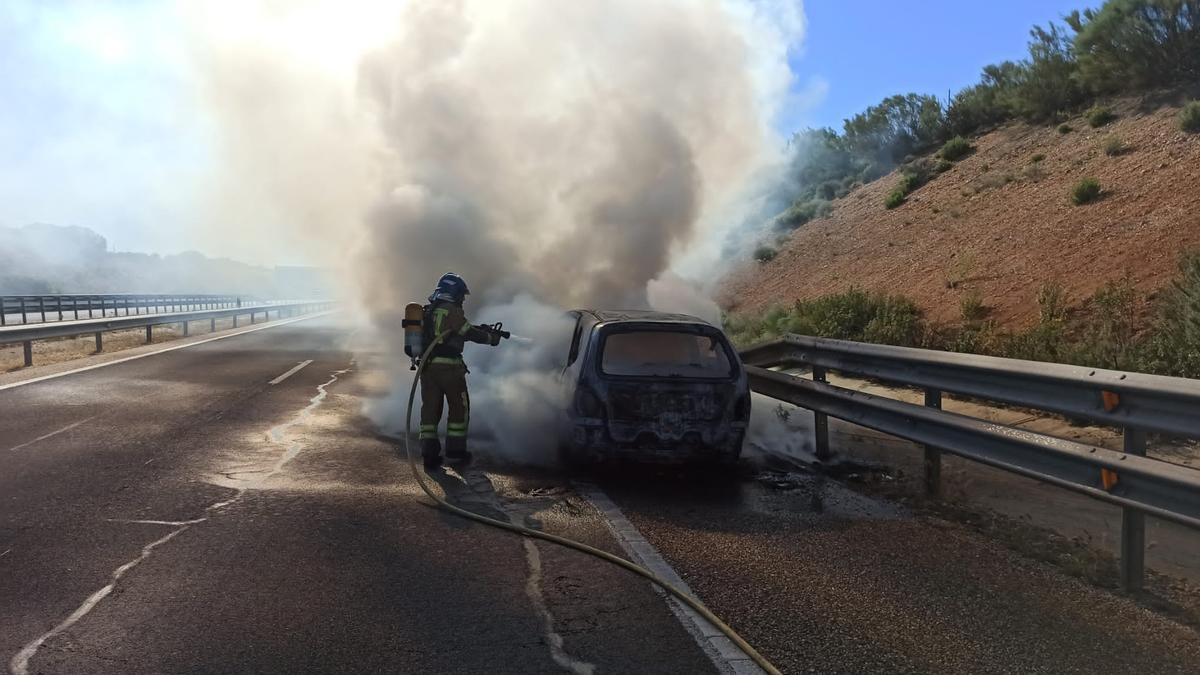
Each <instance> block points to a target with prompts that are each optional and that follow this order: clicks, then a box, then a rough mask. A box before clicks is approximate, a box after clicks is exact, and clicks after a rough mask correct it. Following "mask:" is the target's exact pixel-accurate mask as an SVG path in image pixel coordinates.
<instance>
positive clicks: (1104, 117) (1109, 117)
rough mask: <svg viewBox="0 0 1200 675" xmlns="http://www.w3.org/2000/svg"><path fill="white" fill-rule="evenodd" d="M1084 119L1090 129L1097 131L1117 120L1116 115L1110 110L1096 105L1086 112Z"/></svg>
mask: <svg viewBox="0 0 1200 675" xmlns="http://www.w3.org/2000/svg"><path fill="white" fill-rule="evenodd" d="M1086 117H1087V122H1088V125H1089V126H1090V127H1092V128H1093V129H1099V128H1100V127H1103V126H1106V125H1108V124H1109V123H1111V122H1112V121H1113V120H1115V119H1117V114H1116V113H1114V112H1113V111H1112V108H1109V107H1106V106H1102V105H1097V106H1092V108H1091V109H1090V110H1088V111H1087V115H1086Z"/></svg>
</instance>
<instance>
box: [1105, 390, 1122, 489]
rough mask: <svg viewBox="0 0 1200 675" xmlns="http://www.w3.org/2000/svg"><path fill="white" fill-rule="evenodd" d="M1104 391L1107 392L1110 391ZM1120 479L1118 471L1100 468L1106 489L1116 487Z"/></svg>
mask: <svg viewBox="0 0 1200 675" xmlns="http://www.w3.org/2000/svg"><path fill="white" fill-rule="evenodd" d="M1104 393H1106V394H1107V393H1108V392H1104ZM1118 481H1120V476H1118V475H1117V472H1116V471H1113V470H1112V469H1100V482H1101V483H1103V484H1104V489H1105V490H1106V491H1107V490H1112V489H1113V488H1114V487H1116V486H1117V482H1118Z"/></svg>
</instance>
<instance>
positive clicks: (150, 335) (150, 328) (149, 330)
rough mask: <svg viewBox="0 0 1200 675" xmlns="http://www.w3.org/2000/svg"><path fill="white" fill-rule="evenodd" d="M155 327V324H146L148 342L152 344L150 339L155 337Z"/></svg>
mask: <svg viewBox="0 0 1200 675" xmlns="http://www.w3.org/2000/svg"><path fill="white" fill-rule="evenodd" d="M153 329H154V326H146V344H150V341H151V340H153V339H154V331H153Z"/></svg>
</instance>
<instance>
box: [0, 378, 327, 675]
mask: <svg viewBox="0 0 1200 675" xmlns="http://www.w3.org/2000/svg"><path fill="white" fill-rule="evenodd" d="M347 372H350V369H349V368H346V369H343V370H339V371H336V372H334V373H333V374H332V375H331V376H330V378H329V379H328V380H327V381H325V382H324V383H322V384H320V385H318V386H317V394H316V395H315V396H313V397H312V398H311V399H309V402H308V405H307V406H305V407H304V408H303V409H302V410H300V412H298V413H296V414H295V415H294V416H292V418H291V419H289V420H288V421H287V422H284V423H283V424H279V425H277V426H274V427H272V428H271V429H270V430H269V431H268V432H267V438H268V439H269V440H270V441H271V442H272V443H275V444H277V445H282V444H284V438H285V436H286V435H287V432H288V430H290V429H291V428H292V427H294V426H296V425H297V424H299V423H301V422H303V421H304V420H306V419H307V418H308V417H309V416H310V415H312V413H313V411H314V410H316V409H317V408H318V407H319V406H320V405H321V403H322V402H323V401H324V400H325V398H326V396H328V392H327V387H329V386H330V385H332V384H333V383H334V382H337V381H338V376H339V375H343V374H345V373H347ZM301 449H302V448H301V446H300V444H299V443H292V444H290V445H285V448H284V451H283V453H282V454H281V455H280V457H279V459H278V460H277V461H276V462H275V465H274V466H273V467H272V468H271V469H270V470H269V471H267V472H266V473H264V474H263V475H262V476H260V477H259V478H258V479H257V480H255V481H254V483H253V484H251V485H248V486H246V487H241V488H238V489H237V491H236V492H235V493H234V495H233V496H232V497H230V498H228V499H224V500H222V501H219V502H215V503H213V504H210V505H208V506H207V507H205V509H204V513H205V514H206V515H205V516H203V517H200V518H196V519H193V520H184V521H168V520H141V521H128V522H130V523H136V524H153V525H167V526H173V527H175V529H173V530H171V531H170V532H168V533H167V534H165V535H163V536H162V537H159V538H158V539H155V540H154V541H152V542H150V543H149V544H146V545H145V546H143V547H142V550H141V553H140V555H138V557H136V558H134V559H133V560H130V561H129V562H127V563H125V564H123V565H121V566H120V567H118V568H117V569H115V570H113V572H112V574H111V575H110V577H109V581H108V583H107V584H106V585H105V586H104V587H102V588H101V589H100V590H98V591H96V592H95V593H92V594H91V595H90V596H88V598H87V599H86V600H84V601H83V604H81V605H80V606H79V607H77V608H75V611H73V612H71V614H70V615H69V616H67V618H65V619H63V620H62V622H60V623H59V624H58V625H57V626H55V627H53V628H51V629H50V630H49V631H47V632H45V633H43V634H42V635H40V636H38V637H37V638H35V639H34V640H32V641H30V642H29V643H28V644H26V645H25V646H24V647H22V648H21V650H20V651H18V652H17V653H16V655H15V656H13V657H12V660H11V661H9V670H10V671H11V672H12V675H29V662H30V660H31V659H33V657H34V656H35V655H36V654H37V653H38V650H39V649H41V648H42V645H44V644H45V643H46V641H47V640H49V639H51V638H53V637H55V636H57V635H59V634H61V633H63V632H64V631H66V630H67V629H69V628H71V626H74V625H75V624H76V623H78V622H79V621H80V620H81V619H83V617H85V616H87V615H88V613H90V612H91V611H92V610H93V609H95V608H96V605H98V604H100V602H101V601H102V600H104V599H105V598H107V597H108V596H109V595H111V594H112V592H113V591H114V590H115V589H116V587H117V582H119V581H120V580H121V578H122V577H124V576H125V575H126V574H128V573H129V572H130V571H131V570H133V568H135V567H137V566H138V565H140V564H141V563H142V562H143V561H144V560H146V559H147V558H149V557H150V555H151V554H152V553H153V552H154V549H156V548H158V547H159V546H162V545H163V544H166V543H167V542H169V541H171V540H172V539H174V538H175V537H177V536H179V535H181V534H183V533H184V532H186V531H187V530H188V529H190V528H192V527H193V526H195V525H198V524H200V523H203V522H205V521H207V520H208V519H209V517H211V514H213V513H215V512H217V511H220V510H221V509H224V508H225V507H227V506H230V505H231V504H234V503H236V502H238V501H239V500H240V499H241V498H242V497H243V496H245V494H246V493H247V492H249V491H250V490H251V489H253V488H256V487H258V486H260V485H261V484H263V483H265V482H266V481H267V480H269V479H270V478H272V477H273V476H275V475H276V474H278V473H280V472H281V471H283V469H284V467H286V466H287V464H288V462H290V461H291V460H292V459H294V458H295V457H296V455H298V454H300V450H301Z"/></svg>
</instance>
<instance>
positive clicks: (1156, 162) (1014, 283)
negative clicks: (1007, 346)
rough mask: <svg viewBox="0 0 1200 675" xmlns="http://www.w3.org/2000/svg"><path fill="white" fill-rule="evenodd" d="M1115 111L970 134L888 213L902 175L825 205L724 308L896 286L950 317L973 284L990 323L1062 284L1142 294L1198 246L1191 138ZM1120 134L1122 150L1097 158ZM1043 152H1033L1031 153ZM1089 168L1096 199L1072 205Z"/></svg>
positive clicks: (1137, 109)
mask: <svg viewBox="0 0 1200 675" xmlns="http://www.w3.org/2000/svg"><path fill="white" fill-rule="evenodd" d="M1112 108H1113V110H1114V111H1115V112H1116V113H1117V114H1118V115H1119V117H1118V119H1117V120H1116V121H1114V122H1112V123H1110V124H1108V125H1107V126H1105V127H1102V128H1099V129H1092V128H1090V127H1089V126H1088V123H1087V121H1086V120H1085V119H1083V118H1082V117H1076V118H1073V119H1070V120H1068V121H1067V124H1068V125H1069V126H1070V127H1071V128H1072V131H1070V132H1068V133H1061V132H1060V131H1059V130H1058V128H1057V127H1056V126H1053V125H1050V126H1034V125H1029V124H1025V123H1011V124H1008V125H1006V126H1004V127H1002V128H1000V129H998V130H996V131H993V132H990V133H988V134H986V135H984V136H982V137H981V138H978V139H973V143H974V144H975V146H976V149H977V150H976V152H975V153H974V154H972V155H971V156H969V157H967V158H965V159H963V160H961V161H959V162H957V163H956V164H955V166H954V168H952V169H950V170H949V171H947V172H946V173H943V174H941V175H940V176H937V177H936V178H934V179H933V180H932V181H930V182H929V183H928V184H927V185H925V186H923V187H921V188H920V189H918V190H916V191H915V192H913V193H912V194H911V195H909V197H908V200H907V202H906V203H905V204H903V205H901V206H900V207H898V208H895V209H893V210H890V211H889V210H886V209H884V206H883V203H884V197H885V196H886V195H887V193H888V192H889V191H891V190H892V188H893V187H894V186H895V185H896V183H897V181H898V180H899V175H898V173H893V174H890V175H888V176H885V177H884V178H882V179H880V180H877V181H874V182H872V183H870V184H868V185H865V186H863V187H861V188H858V189H857V190H855V191H853V192H852V193H850V194H849V195H848V196H846V197H845V198H843V199H840V200H838V201H836V202H834V210H833V213H832V215H831V216H830V217H828V218H823V219H820V220H816V221H812V222H810V223H808V224H807V225H804V226H802V227H801V228H799V229H798V230H796V231H795V232H794V233H793V234H792V235H791V237H790V238H789V239H788V240H787V242H786V243H785V244H783V245H782V247H781V249H780V251H779V254H778V255H777V256H776V257H775V259H774V260H772V261H770V262H768V263H762V264H759V263H753V262H750V263H747V264H745V265H743V266H742V267H741V268H740V269H738V270H737V271H735V272H734V273H733V274H732V275H730V277H729V278H728V279H727V280H726V283H725V286H724V289H723V292H722V294H721V296H720V297H719V301H720V302H721V304H722V306H723V307H724V308H725V309H727V310H730V311H733V312H745V311H755V310H760V309H763V308H765V307H767V306H769V305H772V304H791V303H792V302H794V301H796V300H800V299H809V298H814V297H817V296H821V295H825V294H829V293H835V292H840V291H844V290H846V289H847V288H849V287H851V286H858V287H860V288H864V289H868V290H876V291H885V292H889V293H898V294H902V295H905V296H907V297H909V298H911V299H912V300H914V301H915V302H916V303H917V304H918V305H919V306H920V307H921V309H922V310H923V311H924V312H925V314H926V316H927V317H928V318H929V319H931V320H933V321H937V322H953V321H957V320H959V318H960V305H959V301H960V300H961V298H962V297H963V295H964V294H966V293H978V294H980V295H981V296H982V299H983V302H984V305H985V306H986V307H987V308H988V311H989V315H988V316H989V318H991V319H994V320H995V321H996V322H997V324H999V325H1001V326H1004V327H1008V328H1016V327H1022V326H1025V325H1028V324H1030V323H1032V322H1033V321H1034V320H1035V318H1036V316H1037V306H1036V300H1035V298H1036V296H1037V292H1038V290H1039V288H1040V287H1041V286H1042V285H1043V284H1045V283H1048V282H1057V283H1059V284H1061V285H1062V286H1063V288H1064V290H1065V291H1066V295H1067V299H1068V302H1069V303H1071V304H1077V303H1079V302H1081V301H1083V300H1084V299H1086V298H1087V297H1089V296H1091V294H1092V293H1094V292H1095V291H1096V290H1097V289H1099V288H1100V287H1102V286H1103V285H1104V284H1106V283H1108V282H1110V281H1115V280H1120V279H1122V278H1128V279H1129V280H1130V281H1131V282H1132V283H1133V284H1134V286H1135V287H1136V288H1137V289H1138V290H1139V291H1140V292H1143V293H1147V294H1151V293H1153V292H1155V291H1157V290H1158V289H1160V288H1162V287H1163V286H1164V285H1165V284H1167V283H1169V281H1170V279H1171V278H1172V277H1173V276H1174V274H1175V272H1176V262H1177V260H1178V257H1179V254H1180V252H1181V251H1184V250H1188V249H1200V134H1186V133H1184V132H1182V131H1181V130H1180V129H1179V124H1178V119H1177V115H1178V111H1179V108H1178V106H1177V105H1175V104H1160V103H1157V102H1154V101H1148V100H1142V99H1137V100H1132V99H1125V100H1121V101H1118V102H1116V103H1114V104H1113V105H1112ZM1114 136H1115V137H1117V138H1119V139H1120V141H1121V142H1122V143H1123V144H1124V145H1125V146H1126V147H1127V149H1126V150H1125V151H1124V152H1122V153H1120V154H1118V155H1116V156H1109V155H1108V154H1106V152H1105V149H1104V145H1105V144H1106V142H1107V141H1108V140H1109V139H1110V137H1114ZM1039 155H1042V156H1044V157H1043V158H1041V159H1040V161H1034V160H1035V158H1036V157H1037V156H1039ZM1085 177H1093V178H1096V179H1098V180H1099V181H1100V184H1101V185H1102V187H1103V189H1104V196H1103V198H1102V199H1101V200H1100V201H1098V202H1096V203H1093V204H1089V205H1086V206H1075V205H1073V204H1072V202H1071V197H1070V193H1071V188H1072V187H1073V186H1074V185H1075V183H1077V182H1078V181H1079V180H1081V179H1082V178H1085Z"/></svg>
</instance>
